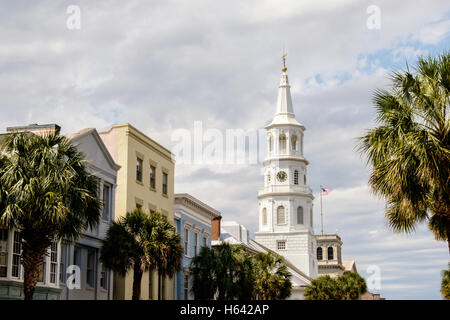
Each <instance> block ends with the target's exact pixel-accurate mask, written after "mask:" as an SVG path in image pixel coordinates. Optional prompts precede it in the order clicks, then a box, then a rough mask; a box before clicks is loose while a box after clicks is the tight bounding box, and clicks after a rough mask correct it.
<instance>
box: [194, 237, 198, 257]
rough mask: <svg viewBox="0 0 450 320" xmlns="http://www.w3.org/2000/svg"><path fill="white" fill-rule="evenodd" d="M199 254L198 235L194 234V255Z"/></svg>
mask: <svg viewBox="0 0 450 320" xmlns="http://www.w3.org/2000/svg"><path fill="white" fill-rule="evenodd" d="M197 254H198V233H197V232H194V255H195V256H196V255H197Z"/></svg>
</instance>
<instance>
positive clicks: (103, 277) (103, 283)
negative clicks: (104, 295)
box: [100, 263, 109, 290]
mask: <svg viewBox="0 0 450 320" xmlns="http://www.w3.org/2000/svg"><path fill="white" fill-rule="evenodd" d="M108 279H109V277H108V270H106V267H105V264H104V263H102V271H101V272H100V287H101V288H103V289H105V290H108Z"/></svg>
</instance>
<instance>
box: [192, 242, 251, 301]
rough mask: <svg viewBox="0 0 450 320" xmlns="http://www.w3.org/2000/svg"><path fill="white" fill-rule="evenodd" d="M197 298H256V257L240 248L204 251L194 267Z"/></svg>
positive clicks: (193, 285)
mask: <svg viewBox="0 0 450 320" xmlns="http://www.w3.org/2000/svg"><path fill="white" fill-rule="evenodd" d="M190 269H191V274H192V277H193V284H192V292H193V293H194V296H195V299H205V300H211V299H215V298H217V299H218V300H234V299H241V300H249V299H252V297H253V289H254V282H255V279H254V272H253V263H252V258H251V256H250V254H249V253H247V252H246V250H245V249H244V248H243V247H242V246H240V245H230V244H228V243H223V244H222V245H220V246H219V247H218V248H217V249H216V250H213V249H209V248H202V250H201V251H200V254H199V255H197V256H196V257H194V258H193V259H192V261H191V265H190Z"/></svg>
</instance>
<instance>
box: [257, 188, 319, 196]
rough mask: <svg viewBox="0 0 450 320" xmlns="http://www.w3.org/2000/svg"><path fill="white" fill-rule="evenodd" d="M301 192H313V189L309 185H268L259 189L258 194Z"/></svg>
mask: <svg viewBox="0 0 450 320" xmlns="http://www.w3.org/2000/svg"><path fill="white" fill-rule="evenodd" d="M285 192H301V193H306V194H312V189H311V188H310V187H308V186H268V187H263V188H260V189H259V190H258V195H261V194H266V193H285Z"/></svg>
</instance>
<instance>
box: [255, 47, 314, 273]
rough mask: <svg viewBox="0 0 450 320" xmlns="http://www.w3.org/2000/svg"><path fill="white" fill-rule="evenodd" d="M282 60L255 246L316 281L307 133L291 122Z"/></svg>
mask: <svg viewBox="0 0 450 320" xmlns="http://www.w3.org/2000/svg"><path fill="white" fill-rule="evenodd" d="M285 59H286V55H283V68H282V69H281V70H282V74H281V79H280V85H279V87H278V99H277V108H276V113H275V116H274V118H273V120H272V122H271V123H270V124H269V125H268V126H266V128H265V129H266V131H267V150H268V151H267V157H266V159H265V160H264V161H263V166H264V186H263V187H262V188H261V189H260V190H259V192H258V200H259V206H258V210H259V213H258V217H259V231H258V232H256V233H255V240H256V241H257V242H259V243H261V244H262V245H264V246H266V247H268V248H270V249H271V250H273V251H275V252H277V253H278V254H280V255H282V256H283V257H285V258H286V259H287V260H289V261H290V262H291V263H292V264H293V265H295V266H296V267H297V268H298V269H300V270H301V271H302V272H304V273H305V274H306V275H308V276H309V277H311V278H316V277H317V270H318V265H317V259H316V254H315V250H316V249H315V248H316V239H315V237H314V232H313V200H314V196H313V194H312V190H311V188H309V187H308V185H307V179H306V173H307V171H306V170H307V165H308V161H307V160H306V159H305V157H304V155H303V136H304V131H305V127H304V126H303V125H302V124H300V123H299V122H298V121H297V120H296V119H295V114H294V109H293V106H292V98H291V90H290V88H291V86H290V85H289V80H288V75H287V73H286V71H287V68H286V64H285Z"/></svg>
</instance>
